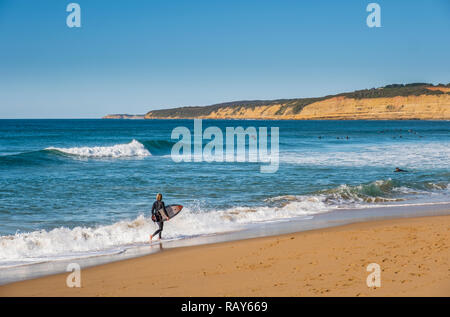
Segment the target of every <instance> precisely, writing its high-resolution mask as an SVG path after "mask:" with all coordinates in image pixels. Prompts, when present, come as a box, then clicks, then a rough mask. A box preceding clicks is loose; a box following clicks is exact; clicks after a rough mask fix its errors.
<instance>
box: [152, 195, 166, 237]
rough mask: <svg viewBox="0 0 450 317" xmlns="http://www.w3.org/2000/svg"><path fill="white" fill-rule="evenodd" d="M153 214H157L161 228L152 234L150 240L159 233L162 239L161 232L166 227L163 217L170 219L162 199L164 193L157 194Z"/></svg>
mask: <svg viewBox="0 0 450 317" xmlns="http://www.w3.org/2000/svg"><path fill="white" fill-rule="evenodd" d="M152 216H155V218H156V222H157V223H158V227H159V228H158V230H156V231H155V232H154V233H153V234H151V235H150V242H151V241H152V239H153V237H154V236H156V235H157V234H159V238H158V240H160V239H161V233H162V231H163V228H164V222H163V219H164V220H169V217H168V216H167V211H166V206H165V205H164V202H163V201H162V195H161V194H160V193H158V194H157V195H156V201H155V202H154V203H153V206H152Z"/></svg>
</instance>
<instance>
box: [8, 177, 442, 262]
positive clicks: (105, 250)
mask: <svg viewBox="0 0 450 317" xmlns="http://www.w3.org/2000/svg"><path fill="white" fill-rule="evenodd" d="M448 190H449V184H448V183H429V182H424V183H417V184H413V185H410V186H405V185H404V184H401V183H398V182H397V181H393V180H390V179H388V180H378V181H375V182H371V183H368V184H361V185H356V186H350V185H345V184H344V185H340V186H337V187H335V188H331V189H327V190H321V191H317V192H314V193H311V194H307V195H284V196H277V197H271V198H268V199H266V200H265V202H264V205H263V206H255V207H245V206H237V207H232V208H228V209H222V210H217V209H213V210H204V209H202V208H201V207H195V206H194V207H193V206H191V207H186V208H185V209H184V210H183V212H182V213H181V214H180V215H179V216H177V217H176V218H174V219H172V220H171V221H170V226H167V228H165V230H164V238H166V239H181V238H186V237H192V236H198V235H206V234H217V233H221V232H229V231H236V230H241V229H245V228H246V226H248V225H251V224H255V223H260V222H271V221H280V220H291V219H293V218H296V219H299V218H300V219H305V218H306V219H308V218H310V217H313V216H314V215H316V214H319V213H324V212H329V211H332V210H336V209H340V208H371V207H376V206H383V205H384V206H385V205H386V204H388V205H395V204H396V203H397V204H398V203H399V202H402V201H405V200H407V197H408V195H413V196H415V195H417V194H421V193H426V192H428V193H429V191H448ZM155 229H156V228H155V224H154V223H153V222H152V221H151V219H150V218H149V217H146V216H144V215H140V216H138V217H137V218H135V219H133V220H122V221H118V222H116V223H113V224H110V225H100V226H96V227H75V228H67V227H60V228H55V229H53V230H49V231H46V230H39V231H34V232H29V233H16V234H15V235H9V236H2V237H0V267H7V266H13V265H23V264H30V263H35V262H39V261H45V260H54V259H67V258H73V257H75V258H76V257H85V256H94V255H101V254H111V253H117V252H122V251H124V250H126V249H127V248H130V247H133V246H136V245H142V244H145V243H147V242H148V239H149V234H150V233H152V232H153V231H154V230H155Z"/></svg>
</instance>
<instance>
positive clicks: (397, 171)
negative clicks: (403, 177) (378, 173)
mask: <svg viewBox="0 0 450 317" xmlns="http://www.w3.org/2000/svg"><path fill="white" fill-rule="evenodd" d="M394 172H395V173H408V171H405V170H402V169H401V168H398V167H396V168H395V171H394Z"/></svg>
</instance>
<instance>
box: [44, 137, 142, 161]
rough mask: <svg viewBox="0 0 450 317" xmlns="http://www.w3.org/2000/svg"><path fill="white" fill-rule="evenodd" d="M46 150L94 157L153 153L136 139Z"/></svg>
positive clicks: (140, 155)
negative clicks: (117, 142) (119, 142)
mask: <svg viewBox="0 0 450 317" xmlns="http://www.w3.org/2000/svg"><path fill="white" fill-rule="evenodd" d="M46 150H48V151H57V152H62V153H65V154H69V155H75V156H80V157H92V158H102V157H105V158H119V157H145V156H150V155H151V153H150V152H149V151H148V150H147V149H146V148H145V147H144V145H143V144H142V143H140V142H138V141H136V140H133V141H131V142H130V143H127V144H116V145H113V146H94V147H87V146H86V147H73V148H57V147H48V148H46Z"/></svg>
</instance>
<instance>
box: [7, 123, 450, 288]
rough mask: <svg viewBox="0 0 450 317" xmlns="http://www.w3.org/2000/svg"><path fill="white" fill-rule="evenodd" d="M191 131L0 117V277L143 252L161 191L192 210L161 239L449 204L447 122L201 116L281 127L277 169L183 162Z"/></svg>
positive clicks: (168, 126) (256, 164)
mask: <svg viewBox="0 0 450 317" xmlns="http://www.w3.org/2000/svg"><path fill="white" fill-rule="evenodd" d="M193 124H194V123H193V120H100V119H99V120H96V119H92V120H81V119H80V120H0V271H1V270H4V272H6V271H5V269H7V268H12V267H23V266H32V265H34V264H37V263H43V262H46V263H48V262H54V261H61V260H68V259H78V258H86V257H92V256H95V257H98V256H103V255H111V254H119V253H123V252H129V250H130V249H133V248H143V247H144V248H145V246H146V245H147V243H148V239H149V234H151V233H152V232H153V231H155V229H156V228H157V226H156V225H155V224H154V223H153V222H152V221H151V219H150V209H151V206H152V203H153V201H154V200H155V195H156V193H158V192H160V193H162V194H163V200H164V201H165V203H166V204H181V205H183V206H184V209H183V211H182V212H181V213H180V215H178V216H177V217H175V218H174V219H172V220H170V222H167V223H166V225H165V228H164V232H163V241H174V240H177V241H189V239H193V238H198V237H203V236H211V235H217V234H222V233H227V232H240V234H241V235H243V236H245V232H246V230H249V228H253V229H254V228H258V227H261V228H262V227H264V226H267V224H277V223H280V224H283V223H285V224H286V223H291V224H292V223H295V221H301V222H302V223H313V222H314V221H315V220H316V219H324V218H320V217H323V215H331V216H332V218H333V219H334V220H336V219H339V217H341V216H340V215H341V213H340V212H341V211H342V210H345V211H346V213H345V217H346V219H347V221H349V222H351V219H350V220H349V218H354V219H357V218H358V217H360V216H361V215H364V216H365V217H366V216H367V215H373V216H374V217H377V216H380V217H381V216H385V215H389V210H394V209H395V208H397V207H402V208H403V209H404V210H406V211H405V213H406V216H407V215H408V214H407V213H408V210H409V209H408V208H409V207H411V208H412V207H413V206H414V208H415V210H417V208H418V207H420V206H430V205H431V206H433V205H436V206H437V205H447V204H449V203H450V187H449V181H450V160H449V158H450V122H448V121H272V120H203V129H206V128H207V127H210V126H215V127H218V128H219V129H221V130H222V131H225V130H226V127H238V126H242V127H244V128H247V127H256V128H257V129H258V128H259V127H267V128H268V129H270V128H271V127H278V128H279V167H278V170H277V171H276V172H275V173H261V170H260V167H261V164H262V163H260V162H248V161H247V162H226V161H225V162H204V161H203V162H179V163H176V162H174V161H173V159H172V157H171V155H170V154H171V150H172V147H173V146H174V145H175V143H176V142H177V141H178V140H172V139H171V133H172V131H173V129H174V128H176V127H180V126H181V127H187V128H188V129H190V130H193ZM269 145H270V140H269ZM269 148H270V146H269ZM396 167H399V168H401V169H403V170H407V171H408V172H405V173H394V169H395V168H396ZM405 208H406V209H405ZM380 210H385V211H384V212H381V213H380ZM424 210H425V209H424ZM424 212H425V213H426V211H424ZM377 213H379V215H378V214H377ZM342 215H344V213H342ZM403 215H404V214H403ZM299 228H300V227H299ZM293 230H295V228H294V229H293ZM266 233H267V232H266ZM263 234H264V233H263ZM0 282H1V279H0Z"/></svg>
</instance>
